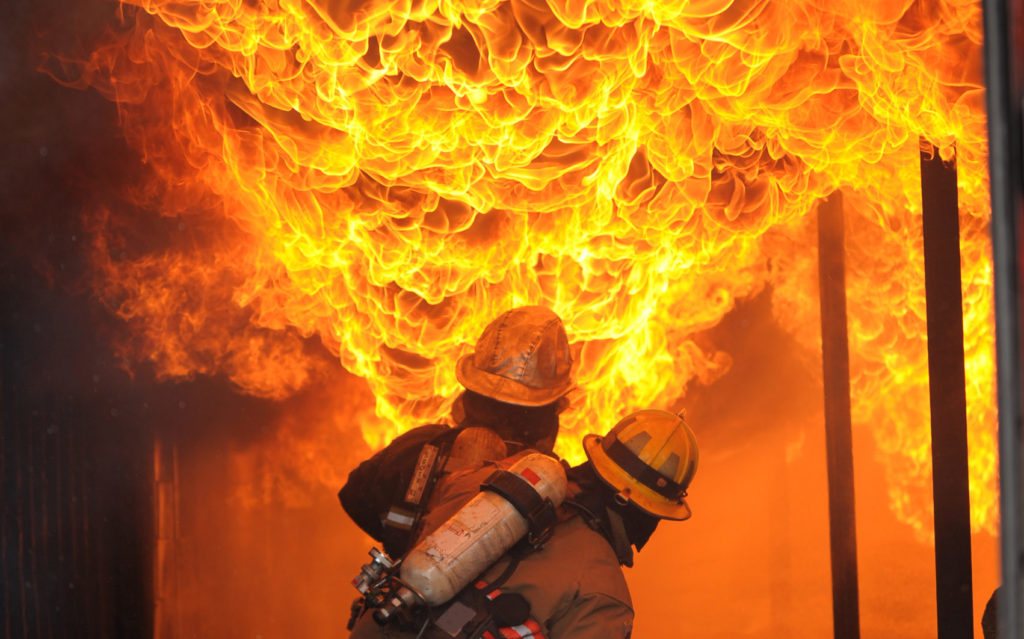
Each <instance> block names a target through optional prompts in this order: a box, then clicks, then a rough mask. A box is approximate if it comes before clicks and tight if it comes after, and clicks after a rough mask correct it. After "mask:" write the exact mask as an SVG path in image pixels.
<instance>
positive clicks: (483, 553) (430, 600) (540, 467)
mask: <svg viewBox="0 0 1024 639" xmlns="http://www.w3.org/2000/svg"><path fill="white" fill-rule="evenodd" d="M501 479H502V480H503V482H502V484H503V486H504V487H505V488H507V489H509V490H504V489H501V488H500V487H499V490H498V492H495V490H493V489H484V490H482V491H481V492H480V493H479V494H478V495H476V496H475V497H473V498H472V499H471V500H470V501H469V502H468V503H467V504H466V505H465V506H463V507H462V508H460V509H459V511H458V512H456V513H455V514H454V515H452V517H451V518H450V519H449V520H448V521H446V522H445V523H443V524H441V526H439V527H438V528H437V530H435V531H434V532H432V533H431V534H430V535H428V536H427V537H426V538H425V539H424V540H423V541H421V542H420V543H418V544H417V545H416V546H415V547H414V548H413V549H412V550H411V551H409V554H408V556H407V557H406V558H405V559H404V560H403V562H402V566H401V569H400V574H401V579H402V581H403V582H405V583H406V584H407V585H409V586H411V587H412V588H414V589H415V590H416V591H418V592H419V594H420V595H421V596H422V597H423V599H425V600H426V602H427V604H429V605H431V606H436V605H439V604H442V603H444V602H446V601H448V600H449V599H451V598H452V597H454V596H455V595H456V594H457V593H458V592H459V591H460V590H462V589H463V588H465V587H466V586H467V585H469V583H470V582H471V581H472V580H474V579H476V578H477V577H479V576H480V574H481V573H483V572H484V571H485V570H487V568H488V567H490V565H491V564H493V563H494V562H495V561H497V560H498V559H499V558H500V557H501V556H502V555H504V554H505V553H506V552H507V551H508V549H509V548H511V547H512V546H513V545H515V543H516V542H517V541H519V540H520V539H522V538H523V536H524V535H526V533H527V532H528V531H529V530H530V523H529V522H528V520H527V519H526V517H524V516H523V514H521V513H520V512H519V509H521V508H523V501H524V500H522V499H516V496H517V495H525V496H528V497H531V498H533V499H536V497H534V494H535V495H536V496H539V498H540V501H544V500H550V502H551V504H552V506H554V507H557V506H559V505H560V504H561V503H562V500H564V499H565V493H566V489H567V485H566V480H565V470H564V469H563V468H562V465H561V464H560V463H559V462H558V461H557V460H555V459H553V458H551V457H548V456H547V455H543V454H541V453H530V454H528V455H525V456H524V457H523V458H522V459H520V460H518V461H517V462H515V463H514V464H513V465H512V466H511V467H510V468H509V469H508V472H507V473H506V474H505V476H503V477H501ZM485 483H486V482H485ZM523 489H525V490H529V491H532V494H531V493H522V492H516V491H521V490H523ZM499 493H504V494H505V496H502V494H499ZM510 493H515V494H510ZM507 497H508V498H507ZM509 498H512V500H513V501H518V502H519V506H518V508H517V506H516V505H513V502H512V501H509Z"/></svg>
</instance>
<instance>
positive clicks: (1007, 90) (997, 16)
mask: <svg viewBox="0 0 1024 639" xmlns="http://www.w3.org/2000/svg"><path fill="white" fill-rule="evenodd" d="M982 10H983V12H984V24H985V85H986V92H985V93H986V100H987V101H988V137H989V145H988V146H989V176H990V193H991V198H992V224H991V232H992V266H993V279H994V286H995V307H996V382H997V388H998V397H999V485H1000V490H999V494H1000V501H999V505H1000V511H1001V512H1000V522H1001V523H1000V526H1001V538H1000V545H1001V551H1002V573H1003V585H1002V588H1001V589H1000V597H999V601H998V602H997V610H998V614H997V616H998V620H999V636H1000V637H1024V614H1022V611H1024V570H1022V566H1024V517H1022V513H1024V475H1022V472H1021V457H1022V455H1021V446H1022V437H1021V428H1022V426H1021V422H1022V417H1021V415H1022V407H1021V402H1022V399H1021V397H1022V396H1024V383H1022V376H1021V367H1022V366H1024V362H1022V360H1024V354H1022V353H1024V352H1022V346H1021V344H1022V333H1024V329H1022V326H1021V284H1022V277H1024V276H1022V272H1021V262H1020V246H1021V242H1022V238H1021V232H1022V220H1021V203H1022V195H1021V192H1022V188H1024V187H1022V174H1024V171H1022V166H1024V157H1022V156H1024V153H1022V140H1021V135H1022V126H1021V97H1022V84H1024V82H1022V77H1021V76H1022V71H1024V64H1022V63H1021V55H1022V49H1024V43H1022V42H1021V41H1020V39H1019V37H1020V36H1019V31H1018V39H1017V40H1016V41H1015V40H1014V32H1013V29H1014V27H1015V26H1016V25H1020V24H1021V22H1020V20H1021V19H1022V17H1024V10H1022V6H1021V1H1020V0H1014V1H1012V2H1006V1H1005V0H983V1H982Z"/></svg>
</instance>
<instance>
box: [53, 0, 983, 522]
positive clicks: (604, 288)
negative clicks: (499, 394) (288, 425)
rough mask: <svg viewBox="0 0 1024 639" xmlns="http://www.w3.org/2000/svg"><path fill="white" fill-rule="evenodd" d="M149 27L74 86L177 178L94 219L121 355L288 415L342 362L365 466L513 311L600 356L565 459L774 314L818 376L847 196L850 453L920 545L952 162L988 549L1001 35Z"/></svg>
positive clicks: (200, 12) (415, 25)
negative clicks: (829, 257)
mask: <svg viewBox="0 0 1024 639" xmlns="http://www.w3.org/2000/svg"><path fill="white" fill-rule="evenodd" d="M126 4H127V5H134V6H122V8H121V11H122V21H123V23H122V25H121V27H120V28H118V29H117V30H115V32H114V33H113V34H112V35H111V36H110V37H109V38H108V39H107V40H106V41H105V43H104V44H102V45H100V46H97V47H96V49H95V50H94V52H93V53H92V55H91V57H90V58H89V60H88V61H86V62H73V61H61V62H62V65H63V68H54V69H53V70H52V73H53V74H54V75H55V76H58V77H61V78H64V81H66V82H69V83H70V84H75V85H77V86H93V87H96V88H98V89H99V90H101V91H102V92H104V94H105V95H107V96H108V97H110V98H111V99H112V100H114V101H116V103H117V105H118V108H119V112H120V116H121V119H122V123H123V129H124V132H125V136H126V138H127V140H128V141H129V143H130V144H131V145H132V146H133V148H135V149H137V150H138V152H139V153H140V156H141V158H142V160H143V161H144V162H145V164H146V166H147V167H148V170H149V171H150V172H151V173H150V176H149V178H148V179H146V180H144V181H143V183H142V184H141V185H140V187H139V188H138V189H137V190H135V191H134V192H132V193H130V194H128V197H127V199H128V200H130V202H131V205H130V206H128V207H126V210H129V211H131V212H129V213H124V212H117V211H114V210H111V211H104V212H101V214H99V215H98V216H96V219H95V226H96V231H97V233H96V238H97V239H96V252H95V253H96V257H97V265H98V266H97V273H98V278H97V290H98V291H99V293H100V295H101V296H102V297H103V298H104V299H105V300H106V301H107V302H108V303H110V304H111V305H112V306H114V307H115V308H117V309H118V312H119V313H120V314H121V315H122V316H123V317H124V318H125V319H127V320H128V321H129V322H130V325H131V326H132V328H133V332H134V334H135V339H134V341H133V342H132V345H131V350H130V352H127V353H126V356H127V357H129V358H130V359H132V360H138V359H144V360H149V361H152V362H154V363H155V365H156V367H157V370H158V371H159V372H160V373H161V374H162V375H165V376H167V377H171V378H179V377H184V376H189V375H193V374H197V373H200V374H215V373H217V374H224V375H227V376H228V377H229V378H230V379H231V380H232V381H233V382H234V383H236V384H237V385H238V386H239V387H240V388H241V389H243V390H244V391H245V392H249V393H253V394H257V395H261V396H266V397H275V398H284V397H287V396H289V395H291V394H293V393H294V392H296V391H297V390H298V389H300V388H302V387H303V386H305V385H306V384H308V383H309V381H310V380H311V379H315V378H317V377H318V375H320V374H321V373H322V368H323V366H324V363H323V361H322V360H320V359H317V358H316V357H315V356H313V355H312V354H311V353H310V351H311V350H315V348H314V346H315V341H316V340H319V341H320V342H322V344H323V345H324V346H326V347H327V348H328V349H329V350H330V352H332V353H333V354H335V355H336V356H337V357H338V358H340V361H341V363H342V364H343V365H344V367H345V368H346V369H347V370H349V371H351V372H352V373H354V374H356V375H358V376H359V377H361V378H363V379H365V380H366V382H367V384H368V385H369V389H370V390H371V391H372V393H373V396H374V397H375V398H376V411H375V412H376V417H375V418H373V419H371V420H369V421H367V422H366V426H365V427H364V435H365V437H366V439H367V442H368V443H369V444H370V445H371V446H380V445H382V444H383V443H384V442H385V441H387V440H388V439H390V438H391V437H393V436H394V435H395V434H397V433H398V432H400V431H403V430H406V429H408V428H410V427H412V426H413V425H416V424H419V423H422V422H424V421H428V420H436V419H438V418H440V417H441V416H443V415H444V414H445V413H446V410H447V403H448V402H450V400H451V398H452V396H453V395H454V394H455V393H456V391H457V389H458V388H459V386H458V384H457V382H456V380H455V377H454V362H455V361H456V359H457V358H458V357H459V356H460V355H462V354H464V353H465V352H467V351H468V349H470V348H471V347H472V344H473V342H474V341H475V339H476V337H477V336H478V335H479V334H480V332H481V330H482V329H483V327H484V325H485V324H486V323H487V322H488V321H489V320H490V319H492V318H493V317H494V316H496V315H497V314H498V313H500V312H502V311H504V310H506V309H508V308H510V307H513V306H516V305H521V304H527V303H539V304H546V305H549V306H550V307H551V308H553V309H554V310H555V311H556V312H557V313H558V314H559V315H560V316H561V317H562V318H563V319H564V320H565V323H566V326H567V329H568V332H569V335H570V339H571V340H573V341H574V342H575V343H576V348H577V354H578V359H579V366H578V371H579V375H578V382H579V386H580V393H579V394H578V396H577V397H576V398H575V400H574V401H575V405H574V407H573V409H572V410H571V411H570V412H569V413H567V415H566V416H565V419H564V421H563V427H564V433H565V434H566V436H564V437H563V438H562V439H561V444H560V445H561V446H563V448H562V452H563V454H565V455H566V456H568V457H569V458H570V459H573V460H578V459H579V458H580V457H581V454H580V450H579V448H578V444H577V443H576V442H577V441H578V439H579V437H578V436H579V435H580V434H582V433H583V432H587V431H589V430H603V429H605V428H607V427H608V426H610V425H611V424H613V423H614V422H615V421H617V419H618V418H619V417H620V416H621V415H623V414H624V413H625V412H627V411H629V410H631V409H634V408H639V407H647V406H668V405H670V404H671V403H672V402H673V401H675V400H677V398H679V397H680V396H681V395H683V393H684V392H685V391H686V388H687V386H688V385H689V384H691V383H692V382H695V381H696V382H700V383H709V382H710V381H712V380H713V379H715V378H716V377H717V376H718V375H721V374H722V373H723V372H724V371H725V370H726V369H727V368H728V364H729V356H728V355H726V354H725V353H721V352H718V351H717V350H715V349H714V348H713V347H710V346H708V345H707V343H706V340H699V339H697V336H698V335H699V334H700V333H701V331H704V330H706V329H708V328H710V327H712V326H714V325H716V324H717V323H718V322H719V320H721V318H722V317H723V316H724V315H725V314H726V313H728V312H729V311H730V310H731V309H732V308H733V307H734V305H735V303H736V301H737V300H740V299H743V298H747V297H750V296H752V295H754V294H756V293H759V292H761V291H763V290H765V288H766V287H770V288H771V294H772V296H773V304H774V309H775V314H776V317H777V319H778V321H779V323H780V324H781V325H783V326H784V327H786V328H787V329H788V330H790V331H791V332H792V333H793V334H794V335H795V336H796V337H797V339H798V340H799V341H800V342H801V343H803V344H804V345H805V346H806V347H807V348H808V350H809V352H818V350H819V342H818V324H817V322H818V310H817V303H818V302H817V290H816V281H817V275H816V255H815V253H816V249H815V241H814V239H813V238H814V216H813V213H814V211H815V207H816V205H817V202H818V201H819V200H820V199H821V198H823V197H824V196H826V195H828V194H829V193H831V192H832V191H834V190H836V189H842V190H843V192H844V195H845V201H846V214H847V220H848V221H847V226H848V239H847V243H848V249H847V250H848V267H847V268H848V276H847V277H848V295H849V307H850V322H851V326H850V340H851V344H850V350H851V354H852V374H853V376H854V379H853V400H854V424H855V428H862V429H870V430H871V431H872V432H873V434H874V436H875V439H876V441H877V444H878V448H879V453H880V455H881V456H882V457H883V458H884V459H885V461H886V464H887V466H888V468H889V472H890V483H891V486H892V492H891V495H890V500H891V502H892V506H893V508H894V509H895V510H896V511H897V513H898V515H899V516H900V517H901V519H903V520H904V521H907V522H909V523H911V524H913V525H914V526H916V527H918V528H920V529H924V530H927V529H928V528H929V527H930V525H931V524H930V520H931V517H930V515H929V512H928V511H929V509H930V503H931V497H930V482H929V474H930V461H929V459H930V457H929V435H928V426H927V424H928V402H927V384H928V379H927V378H928V374H927V364H926V349H925V342H926V331H925V319H924V306H925V302H924V284H923V264H922V257H921V256H922V240H921V224H920V216H921V206H920V178H919V171H918V159H917V158H918V139H919V136H924V137H925V138H927V139H928V140H931V141H932V142H934V143H936V144H937V145H938V146H939V147H940V149H941V152H942V153H943V156H944V157H946V158H949V157H951V155H952V153H953V148H954V145H955V149H956V154H957V163H958V168H959V182H960V184H959V187H960V194H961V195H960V198H961V199H960V202H961V223H962V224H961V225H962V256H963V275H964V308H965V320H964V321H965V334H966V336H967V343H966V344H965V349H966V353H967V373H968V375H967V377H968V382H969V388H968V393H969V394H968V406H969V411H970V416H969V421H970V425H969V427H970V445H971V462H970V463H971V477H972V484H971V499H972V504H973V509H974V513H973V519H974V526H975V528H976V529H989V530H994V528H995V524H996V519H997V512H996V499H995V491H994V487H993V483H994V475H995V466H996V464H995V459H994V450H995V445H994V408H993V394H994V391H993V387H992V380H993V354H992V351H993V343H992V342H993V330H992V326H991V324H992V310H991V306H992V301H991V278H992V275H991V267H990V262H991V260H990V258H989V245H988V239H987V236H986V233H987V221H988V216H989V212H988V208H987V207H988V205H987V174H986V169H985V159H986V152H987V147H986V138H985V112H984V108H983V99H982V95H983V89H982V83H981V63H980V42H981V27H980V7H979V5H978V3H976V2H974V1H973V0H970V1H966V0H954V1H949V2H947V1H941V0H931V1H919V2H904V3H892V2H881V1H874V2H862V1H860V0H858V1H857V2H831V3H827V4H826V5H823V4H821V3H815V2H808V1H801V0H798V1H791V2H768V1H767V0H750V1H746V0H743V1H733V0H694V1H689V2H671V1H669V2H649V1H637V0H625V1H623V0H615V1H614V2H611V1H608V0H416V1H413V0H402V1H398V2H393V1H390V0H389V1H387V2H384V1H382V0H316V1H313V0H278V1H270V2H242V1H239V0H233V1H228V0H225V1H219V0H205V1H203V2H197V1H194V0H178V1H176V2H171V1H169V0H128V2H127V3H126ZM67 78H74V80H73V81H70V80H67ZM144 212H153V213H157V214H159V215H158V216H156V215H144V214H143V213H144ZM139 238H146V239H144V240H140V239H139ZM310 338H315V339H310ZM311 343H312V344H313V345H314V346H311ZM780 401H784V399H782V398H780Z"/></svg>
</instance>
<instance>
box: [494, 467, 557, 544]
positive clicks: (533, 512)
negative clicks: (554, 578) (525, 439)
mask: <svg viewBox="0 0 1024 639" xmlns="http://www.w3.org/2000/svg"><path fill="white" fill-rule="evenodd" d="M480 490H489V491H491V492H493V493H497V494H499V495H501V496H502V497H504V498H505V499H507V500H508V502H509V503H511V504H512V505H513V506H515V509H516V510H518V511H519V514H520V515H522V516H523V518H525V519H526V521H527V523H528V524H529V526H530V532H529V534H528V537H527V540H528V541H529V543H530V545H531V546H533V547H534V548H540V547H541V546H543V545H544V543H545V542H546V541H547V540H548V539H550V538H551V533H552V532H553V531H554V528H555V524H556V523H558V515H557V514H556V512H555V505H554V504H553V503H552V502H551V500H550V499H547V498H545V497H541V495H540V493H538V492H537V491H536V490H534V488H533V486H531V485H530V483H529V482H528V481H527V480H525V479H523V478H522V477H520V476H519V475H517V474H516V473H512V472H509V471H507V470H496V471H494V472H493V473H491V476H490V477H488V478H487V479H485V480H484V482H483V483H482V484H480Z"/></svg>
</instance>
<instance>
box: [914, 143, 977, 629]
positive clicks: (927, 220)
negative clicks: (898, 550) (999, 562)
mask: <svg viewBox="0 0 1024 639" xmlns="http://www.w3.org/2000/svg"><path fill="white" fill-rule="evenodd" d="M921 202H922V209H923V216H924V279H925V301H926V304H927V307H928V308H927V324H928V392H929V396H930V405H931V420H932V494H933V500H934V504H935V591H936V605H937V608H938V630H939V635H938V636H939V639H970V638H971V637H973V636H974V610H973V608H974V601H973V593H972V591H971V503H970V493H969V491H968V476H967V391H966V384H965V381H964V319H963V296H962V294H961V291H960V219H959V206H958V201H957V191H956V162H955V161H953V162H949V163H946V162H943V161H942V158H941V157H939V154H938V151H937V150H936V149H935V148H934V147H933V146H932V145H931V144H930V143H928V142H927V141H925V140H921Z"/></svg>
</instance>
